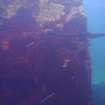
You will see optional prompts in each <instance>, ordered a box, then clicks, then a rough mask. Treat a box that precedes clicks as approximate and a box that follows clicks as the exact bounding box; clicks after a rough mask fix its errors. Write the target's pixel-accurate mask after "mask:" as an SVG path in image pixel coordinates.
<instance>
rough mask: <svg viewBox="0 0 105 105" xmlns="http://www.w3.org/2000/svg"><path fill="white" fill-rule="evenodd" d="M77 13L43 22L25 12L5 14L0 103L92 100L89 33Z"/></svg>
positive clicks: (52, 104) (74, 104) (68, 104)
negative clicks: (11, 14)
mask: <svg viewBox="0 0 105 105" xmlns="http://www.w3.org/2000/svg"><path fill="white" fill-rule="evenodd" d="M14 1H16V0H14ZM23 1H24V0H23ZM55 1H56V0H55ZM71 1H72V0H71ZM74 1H75V2H74ZM74 1H72V5H73V8H74V7H75V5H74V4H75V3H76V0H74ZM77 1H80V2H82V1H81V0H77ZM24 5H25V4H24ZM24 5H22V6H23V7H24ZM51 5H52V4H51ZM79 5H81V3H79ZM28 6H30V5H28ZM56 6H59V5H58V4H57V5H56ZM76 6H77V7H79V6H78V5H77V4H76ZM61 8H62V6H61ZM71 8H72V6H71ZM75 9H76V10H78V9H77V8H74V9H73V10H75ZM26 10H27V9H26ZM23 13H24V15H22V14H23ZM72 13H73V12H70V14H72ZM79 13H80V11H79V12H77V11H76V14H75V16H74V15H73V17H72V18H70V16H71V15H70V14H69V13H68V15H67V16H62V17H63V18H61V19H60V20H59V21H58V20H57V21H55V23H54V24H52V22H51V23H49V24H48V23H47V24H46V23H44V24H45V26H43V24H42V23H41V24H40V25H38V22H42V21H41V20H38V21H37V22H35V21H34V19H33V18H32V17H31V16H30V15H29V14H27V11H26V12H25V10H22V12H21V10H20V14H17V15H16V16H12V17H11V18H9V19H7V17H9V16H10V15H9V14H8V15H9V16H8V15H6V16H7V17H6V21H5V22H6V24H4V25H3V27H2V28H1V29H2V30H1V31H0V104H1V105H89V104H90V94H91V93H90V84H91V62H90V56H89V35H90V34H89V33H88V32H87V27H86V26H87V24H86V18H85V17H84V16H83V15H82V13H80V14H79ZM23 16H24V17H23ZM39 16H40V15H39ZM4 17H5V16H4ZM51 19H52V18H51ZM69 19H70V21H69ZM43 21H44V22H46V21H45V20H43ZM48 22H49V21H48ZM62 22H63V23H62ZM56 23H57V24H56ZM55 24H56V25H55ZM62 25H63V26H62ZM59 26H60V29H59V28H58V27H59ZM61 28H62V30H61Z"/></svg>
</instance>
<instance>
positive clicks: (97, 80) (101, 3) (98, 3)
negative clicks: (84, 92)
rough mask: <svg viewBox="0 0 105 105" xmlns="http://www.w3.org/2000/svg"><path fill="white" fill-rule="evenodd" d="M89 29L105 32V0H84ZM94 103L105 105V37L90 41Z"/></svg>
mask: <svg viewBox="0 0 105 105" xmlns="http://www.w3.org/2000/svg"><path fill="white" fill-rule="evenodd" d="M84 7H85V11H86V15H87V19H88V30H89V31H90V32H95V33H105V12H104V11H105V0H84ZM90 52H91V62H92V88H93V91H92V92H93V105H105V37H101V38H96V39H93V40H91V42H90Z"/></svg>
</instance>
